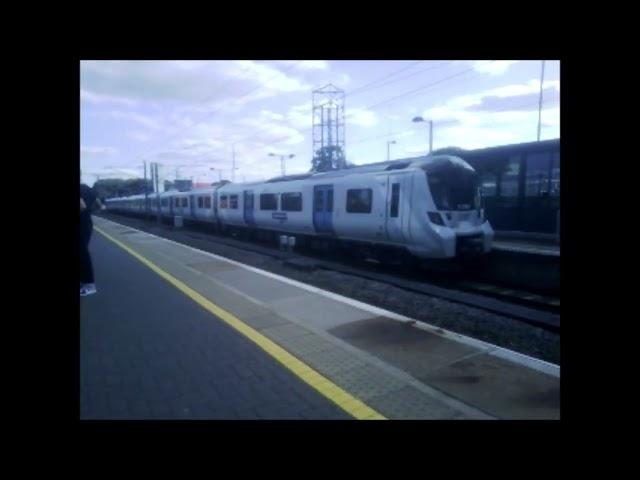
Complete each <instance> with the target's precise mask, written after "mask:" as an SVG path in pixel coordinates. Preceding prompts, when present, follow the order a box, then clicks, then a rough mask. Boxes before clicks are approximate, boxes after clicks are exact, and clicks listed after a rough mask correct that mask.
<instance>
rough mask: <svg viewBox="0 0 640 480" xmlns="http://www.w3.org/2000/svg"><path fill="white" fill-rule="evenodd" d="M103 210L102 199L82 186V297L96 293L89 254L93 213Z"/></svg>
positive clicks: (86, 186) (89, 188)
mask: <svg viewBox="0 0 640 480" xmlns="http://www.w3.org/2000/svg"><path fill="white" fill-rule="evenodd" d="M96 207H97V208H102V204H101V203H100V199H99V198H98V197H96V194H95V193H94V192H93V189H92V188H91V187H89V186H88V185H85V184H84V183H82V184H80V296H81V297H85V296H87V295H91V294H92V293H96V292H97V290H96V284H95V280H94V278H93V264H92V263H91V255H90V254H89V240H91V233H92V232H93V221H92V220H91V212H92V211H93V209H94V208H96Z"/></svg>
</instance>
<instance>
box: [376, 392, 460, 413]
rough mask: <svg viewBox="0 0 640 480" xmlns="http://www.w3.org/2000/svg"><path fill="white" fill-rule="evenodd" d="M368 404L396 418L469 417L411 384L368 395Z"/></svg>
mask: <svg viewBox="0 0 640 480" xmlns="http://www.w3.org/2000/svg"><path fill="white" fill-rule="evenodd" d="M368 403H369V405H371V406H372V407H373V408H376V409H378V411H380V412H383V413H384V414H385V415H387V416H388V417H389V418H393V419H398V420H463V419H470V418H471V417H469V416H467V415H465V414H463V413H461V412H460V411H458V410H456V409H453V408H451V407H449V406H447V405H446V404H444V403H442V402H440V401H438V400H436V399H435V398H430V397H428V396H426V395H424V393H422V392H420V391H419V390H418V389H416V388H415V387H412V386H404V387H401V388H399V389H396V390H391V391H388V392H385V393H384V394H382V395H378V396H374V397H370V398H369V399H368Z"/></svg>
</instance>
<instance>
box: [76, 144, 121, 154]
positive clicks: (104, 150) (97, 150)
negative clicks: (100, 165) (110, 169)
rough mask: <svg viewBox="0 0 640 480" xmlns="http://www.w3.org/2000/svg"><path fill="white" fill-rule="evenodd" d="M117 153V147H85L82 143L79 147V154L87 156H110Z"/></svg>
mask: <svg viewBox="0 0 640 480" xmlns="http://www.w3.org/2000/svg"><path fill="white" fill-rule="evenodd" d="M117 153H118V149H117V148H113V147H87V146H84V145H82V146H81V147H80V154H81V155H87V156H110V155H115V154H117Z"/></svg>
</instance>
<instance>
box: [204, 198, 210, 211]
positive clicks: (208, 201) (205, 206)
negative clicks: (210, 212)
mask: <svg viewBox="0 0 640 480" xmlns="http://www.w3.org/2000/svg"><path fill="white" fill-rule="evenodd" d="M204 208H208V209H211V197H209V196H206V197H204Z"/></svg>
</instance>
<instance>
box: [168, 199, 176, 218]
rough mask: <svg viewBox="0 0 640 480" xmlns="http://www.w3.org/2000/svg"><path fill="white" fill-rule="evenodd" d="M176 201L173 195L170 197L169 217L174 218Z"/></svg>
mask: <svg viewBox="0 0 640 480" xmlns="http://www.w3.org/2000/svg"><path fill="white" fill-rule="evenodd" d="M174 202H175V200H174V199H173V195H172V196H170V197H169V215H170V216H172V217H173V203H174Z"/></svg>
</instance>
